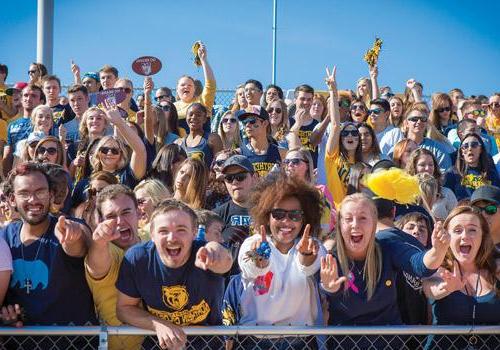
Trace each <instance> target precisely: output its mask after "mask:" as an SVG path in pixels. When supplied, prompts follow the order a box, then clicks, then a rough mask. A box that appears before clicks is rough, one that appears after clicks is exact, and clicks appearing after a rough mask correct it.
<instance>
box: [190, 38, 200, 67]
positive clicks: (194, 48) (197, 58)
mask: <svg viewBox="0 0 500 350" xmlns="http://www.w3.org/2000/svg"><path fill="white" fill-rule="evenodd" d="M200 46H201V45H200V42H199V41H197V42H195V43H194V44H193V46H192V47H191V51H192V52H193V55H194V58H193V60H194V65H195V66H197V67H200V66H201V60H200V56H198V49H199V48H200Z"/></svg>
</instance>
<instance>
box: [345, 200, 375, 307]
mask: <svg viewBox="0 0 500 350" xmlns="http://www.w3.org/2000/svg"><path fill="white" fill-rule="evenodd" d="M350 202H354V203H359V202H364V203H366V204H367V205H368V207H369V208H370V211H371V212H372V217H373V221H374V226H373V232H372V233H373V234H372V236H371V238H370V242H369V243H368V248H367V251H366V258H365V265H364V267H363V279H364V280H365V281H366V295H367V297H368V300H370V299H371V297H372V296H373V293H374V292H375V288H376V287H377V283H378V281H379V280H380V275H381V273H382V250H381V249H380V247H379V245H378V243H377V242H375V231H376V229H377V218H378V213H377V207H376V206H375V203H373V201H372V200H371V199H370V198H368V197H367V196H366V195H365V194H363V193H354V194H351V195H348V196H346V197H345V198H344V200H343V201H342V203H341V204H340V210H338V211H337V223H336V232H337V237H336V238H337V245H336V251H337V258H338V259H339V263H340V268H341V269H342V273H343V274H344V275H345V276H347V274H348V273H349V271H350V269H351V268H350V263H351V261H350V260H349V257H348V254H347V248H346V246H345V242H344V238H343V237H342V224H341V221H342V208H343V206H344V205H346V204H347V203H350ZM345 292H347V289H346V290H345Z"/></svg>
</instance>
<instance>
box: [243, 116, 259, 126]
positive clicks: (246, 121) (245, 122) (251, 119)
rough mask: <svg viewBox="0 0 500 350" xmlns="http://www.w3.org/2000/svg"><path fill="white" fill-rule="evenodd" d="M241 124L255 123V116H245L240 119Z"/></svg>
mask: <svg viewBox="0 0 500 350" xmlns="http://www.w3.org/2000/svg"><path fill="white" fill-rule="evenodd" d="M242 123H243V125H247V124H250V125H254V124H255V123H257V118H253V117H252V118H246V119H243V121H242Z"/></svg>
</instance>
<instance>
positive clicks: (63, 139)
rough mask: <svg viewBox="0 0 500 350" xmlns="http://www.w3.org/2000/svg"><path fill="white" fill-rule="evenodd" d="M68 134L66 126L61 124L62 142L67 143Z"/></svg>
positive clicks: (60, 137) (60, 139)
mask: <svg viewBox="0 0 500 350" xmlns="http://www.w3.org/2000/svg"><path fill="white" fill-rule="evenodd" d="M67 134H68V131H67V130H66V128H65V127H64V125H63V124H61V125H59V141H61V143H62V144H65V143H66V135H67Z"/></svg>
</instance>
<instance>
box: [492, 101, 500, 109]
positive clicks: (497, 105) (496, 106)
mask: <svg viewBox="0 0 500 350" xmlns="http://www.w3.org/2000/svg"><path fill="white" fill-rule="evenodd" d="M489 107H490V108H500V102H492V103H490V105H489Z"/></svg>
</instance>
